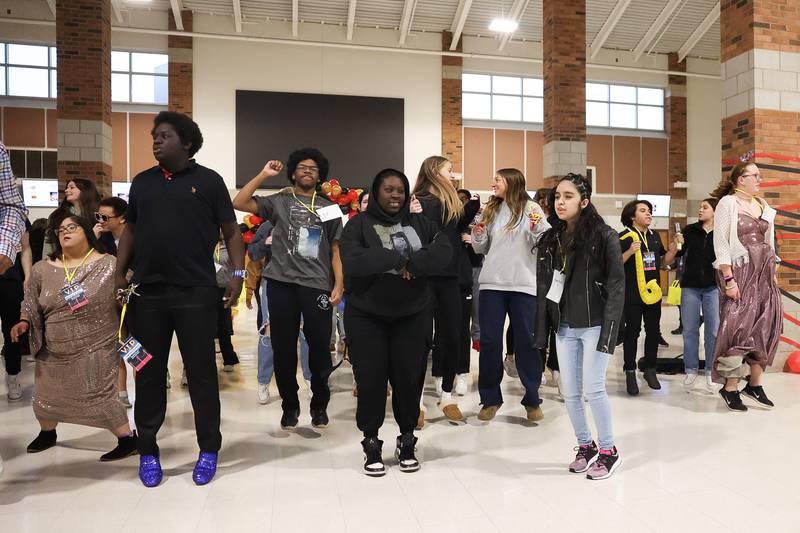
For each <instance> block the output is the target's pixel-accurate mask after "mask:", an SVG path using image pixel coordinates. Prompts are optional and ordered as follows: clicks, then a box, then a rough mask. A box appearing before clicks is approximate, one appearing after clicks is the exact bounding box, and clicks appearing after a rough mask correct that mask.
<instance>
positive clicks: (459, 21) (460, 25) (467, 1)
mask: <svg viewBox="0 0 800 533" xmlns="http://www.w3.org/2000/svg"><path fill="white" fill-rule="evenodd" d="M470 8H472V0H460V2H458V9H457V10H456V15H455V17H453V24H452V25H451V26H450V33H452V34H453V40H452V41H451V42H450V50H456V49H457V48H458V41H460V40H461V33H462V32H463V31H464V24H466V23H467V17H468V16H469V10H470Z"/></svg>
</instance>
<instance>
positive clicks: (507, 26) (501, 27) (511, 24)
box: [489, 19, 519, 33]
mask: <svg viewBox="0 0 800 533" xmlns="http://www.w3.org/2000/svg"><path fill="white" fill-rule="evenodd" d="M518 27H519V23H518V22H516V21H514V20H511V19H494V20H492V23H491V24H489V31H496V32H498V33H513V32H515V31H517V28H518Z"/></svg>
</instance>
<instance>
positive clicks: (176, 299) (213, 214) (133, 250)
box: [116, 111, 244, 487]
mask: <svg viewBox="0 0 800 533" xmlns="http://www.w3.org/2000/svg"><path fill="white" fill-rule="evenodd" d="M151 133H152V136H153V155H154V156H155V158H156V160H157V161H158V163H159V165H158V166H155V167H153V168H151V169H149V170H145V171H144V172H142V173H140V174H139V175H138V176H136V178H134V180H133V183H132V184H131V189H130V197H129V198H130V203H129V205H128V210H127V212H126V220H127V224H126V228H125V232H124V233H123V235H122V238H121V239H120V242H119V249H118V252H117V269H116V284H117V287H118V288H123V287H125V286H126V285H127V282H126V281H125V273H126V272H127V271H128V268H129V267H131V268H132V269H133V271H134V274H133V280H132V282H133V283H135V284H138V287H137V288H136V292H137V293H138V294H139V296H134V297H133V298H132V299H131V305H130V309H129V312H130V315H129V316H130V318H129V320H130V322H129V326H130V330H131V333H132V334H133V336H134V337H135V338H136V339H137V340H138V341H139V342H141V344H142V346H143V347H144V349H145V350H147V351H148V352H149V353H150V354H152V356H153V359H152V360H151V361H150V362H149V363H147V364H146V365H145V366H144V367H143V368H142V369H141V370H139V371H138V372H137V373H136V408H135V411H134V419H135V421H136V427H137V430H138V431H139V435H140V438H139V442H138V447H139V454H140V455H141V457H140V463H139V478H140V479H141V480H142V483H143V484H144V485H145V486H147V487H154V486H156V485H158V484H159V483H160V482H161V478H162V471H161V464H160V460H159V451H158V445H157V444H156V434H157V433H158V430H159V428H160V427H161V424H162V423H163V422H164V416H165V414H166V409H167V391H166V385H165V384H166V373H167V362H168V359H169V349H170V344H171V343H172V334H173V332H174V333H175V334H176V335H177V336H178V345H179V346H180V351H181V357H182V358H183V364H184V367H185V368H186V375H187V377H188V379H189V395H190V397H191V399H192V407H193V408H194V419H195V428H196V431H197V443H198V444H199V446H200V456H199V458H198V460H197V464H196V465H195V468H194V473H193V476H192V478H193V479H194V482H195V483H196V484H198V485H204V484H206V483H208V482H209V481H211V479H212V478H213V477H214V474H215V472H216V468H217V453H218V451H219V449H220V446H221V445H222V435H221V434H220V431H219V424H220V404H219V388H218V383H217V366H216V361H215V357H214V333H215V332H216V327H217V302H216V300H217V298H218V294H217V282H216V275H215V271H214V247H215V245H216V244H217V238H218V236H219V232H220V230H222V234H223V236H224V239H225V243H226V245H227V247H228V250H230V257H231V262H232V266H233V268H234V275H233V276H232V279H231V281H230V282H229V283H228V287H227V290H226V292H225V296H224V299H225V302H226V303H225V305H226V306H229V305H231V304H232V303H233V302H235V300H236V298H238V296H239V294H240V293H241V290H242V280H243V278H244V243H243V241H242V236H241V234H240V232H239V228H238V225H237V224H236V218H235V215H234V212H233V206H232V205H231V200H230V195H229V194H228V189H227V187H226V186H225V183H224V181H223V180H222V178H221V177H220V175H219V174H217V173H216V172H214V171H213V170H211V169H208V168H205V167H203V166H200V165H198V164H197V163H195V162H194V160H193V159H191V158H192V157H193V156H194V154H195V153H197V151H198V150H199V149H200V147H201V146H202V144H203V137H202V135H201V133H200V129H199V128H198V127H197V124H195V123H194V122H193V121H192V119H191V118H189V117H188V116H186V115H183V114H181V113H174V112H167V111H162V112H161V113H159V114H158V116H157V117H156V119H155V122H154V127H153V130H152V132H151Z"/></svg>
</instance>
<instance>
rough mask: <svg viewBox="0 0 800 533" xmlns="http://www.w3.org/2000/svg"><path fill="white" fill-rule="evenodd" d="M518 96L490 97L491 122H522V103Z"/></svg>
mask: <svg viewBox="0 0 800 533" xmlns="http://www.w3.org/2000/svg"><path fill="white" fill-rule="evenodd" d="M520 100H521V98H520V97H519V96H497V95H493V96H492V119H493V120H522V116H521V115H522V102H521V101H520Z"/></svg>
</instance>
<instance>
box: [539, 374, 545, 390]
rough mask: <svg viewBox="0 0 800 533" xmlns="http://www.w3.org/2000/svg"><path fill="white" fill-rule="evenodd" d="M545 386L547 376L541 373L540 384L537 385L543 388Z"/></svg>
mask: <svg viewBox="0 0 800 533" xmlns="http://www.w3.org/2000/svg"><path fill="white" fill-rule="evenodd" d="M545 385H547V374H545V373H544V371H542V382H541V383H540V384H539V387H544V386H545Z"/></svg>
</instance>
